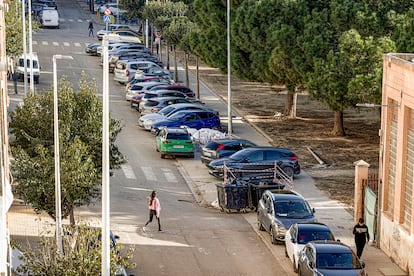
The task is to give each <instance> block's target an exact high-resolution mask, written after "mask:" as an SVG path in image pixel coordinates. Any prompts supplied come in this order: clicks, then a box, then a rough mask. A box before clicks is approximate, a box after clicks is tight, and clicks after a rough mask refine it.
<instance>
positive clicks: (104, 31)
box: [96, 24, 131, 40]
mask: <svg viewBox="0 0 414 276" xmlns="http://www.w3.org/2000/svg"><path fill="white" fill-rule="evenodd" d="M118 30H131V29H130V28H129V26H128V25H122V24H109V25H108V29H106V28H103V29H102V30H99V31H98V32H97V33H96V37H97V38H98V40H102V38H103V36H104V35H106V34H109V33H111V32H113V31H118Z"/></svg>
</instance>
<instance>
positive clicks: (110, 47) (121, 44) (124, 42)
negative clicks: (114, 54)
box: [96, 41, 135, 56]
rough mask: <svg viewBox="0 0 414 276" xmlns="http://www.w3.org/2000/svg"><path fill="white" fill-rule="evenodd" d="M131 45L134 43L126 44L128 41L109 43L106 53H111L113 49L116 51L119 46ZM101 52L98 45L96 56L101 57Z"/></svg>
mask: <svg viewBox="0 0 414 276" xmlns="http://www.w3.org/2000/svg"><path fill="white" fill-rule="evenodd" d="M131 43H135V42H128V41H110V43H108V51H111V50H113V49H117V48H119V47H121V46H124V45H127V44H131ZM102 50H103V46H102V45H100V46H99V47H98V48H97V49H96V52H97V53H98V56H102Z"/></svg>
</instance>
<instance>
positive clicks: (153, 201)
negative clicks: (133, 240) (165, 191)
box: [142, 191, 162, 232]
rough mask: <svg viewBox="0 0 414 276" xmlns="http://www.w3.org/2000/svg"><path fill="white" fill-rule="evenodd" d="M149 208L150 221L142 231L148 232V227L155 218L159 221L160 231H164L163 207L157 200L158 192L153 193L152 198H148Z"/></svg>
mask: <svg viewBox="0 0 414 276" xmlns="http://www.w3.org/2000/svg"><path fill="white" fill-rule="evenodd" d="M148 208H149V220H148V221H147V223H145V225H144V227H143V228H142V230H143V231H144V232H145V231H146V228H145V227H146V226H147V225H148V224H149V223H150V222H152V218H153V217H154V215H155V217H156V218H157V220H158V231H160V232H161V231H162V230H161V222H160V210H161V205H160V201H159V200H158V198H157V192H156V191H152V193H151V197H149V198H148Z"/></svg>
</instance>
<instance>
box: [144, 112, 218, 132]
mask: <svg viewBox="0 0 414 276" xmlns="http://www.w3.org/2000/svg"><path fill="white" fill-rule="evenodd" d="M180 126H187V127H189V128H195V129H200V128H211V129H220V128H221V125H220V118H219V117H218V116H217V115H216V113H215V112H211V111H206V110H185V111H179V112H176V113H174V114H173V115H171V116H169V117H168V118H163V119H160V120H157V121H155V122H154V123H153V124H152V126H151V133H153V134H157V133H158V132H159V130H160V129H161V128H163V127H180Z"/></svg>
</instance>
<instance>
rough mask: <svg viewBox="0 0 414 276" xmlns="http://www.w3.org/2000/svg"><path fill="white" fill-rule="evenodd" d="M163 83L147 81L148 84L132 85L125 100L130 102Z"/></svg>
mask: <svg viewBox="0 0 414 276" xmlns="http://www.w3.org/2000/svg"><path fill="white" fill-rule="evenodd" d="M161 84H163V83H161V82H154V81H147V82H140V83H136V84H134V85H132V86H131V87H130V88H128V90H127V92H126V94H125V99H126V100H127V101H130V100H131V99H132V97H134V96H135V95H137V94H143V93H144V92H146V91H148V90H149V89H151V88H153V87H154V86H157V85H161Z"/></svg>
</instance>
